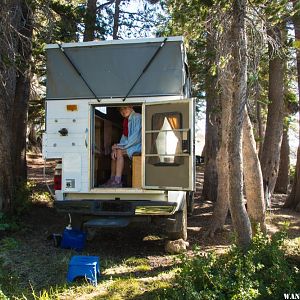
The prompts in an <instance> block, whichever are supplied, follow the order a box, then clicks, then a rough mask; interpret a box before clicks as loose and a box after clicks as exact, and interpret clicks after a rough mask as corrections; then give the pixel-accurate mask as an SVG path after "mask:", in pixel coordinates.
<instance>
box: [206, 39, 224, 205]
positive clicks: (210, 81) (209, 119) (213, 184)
mask: <svg viewBox="0 0 300 300" xmlns="http://www.w3.org/2000/svg"><path fill="white" fill-rule="evenodd" d="M213 39H214V38H213V36H212V35H210V34H208V37H207V46H206V47H207V56H208V66H207V71H206V77H205V81H206V84H205V86H206V127H205V150H204V151H205V152H204V157H205V170H204V183H203V189H202V198H203V199H206V200H209V201H212V202H216V201H217V188H218V173H217V165H216V157H217V152H218V149H219V135H218V134H219V131H220V130H221V129H220V128H219V127H220V114H221V113H220V96H219V94H218V92H217V78H216V76H213V75H212V74H211V73H210V71H209V69H210V68H211V66H212V65H213V63H214V61H215V52H214V41H213Z"/></svg>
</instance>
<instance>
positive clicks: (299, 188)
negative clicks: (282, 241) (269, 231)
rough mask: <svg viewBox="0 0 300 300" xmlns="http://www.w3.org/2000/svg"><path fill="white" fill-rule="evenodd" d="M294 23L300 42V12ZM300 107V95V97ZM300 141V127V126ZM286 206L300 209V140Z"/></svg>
mask: <svg viewBox="0 0 300 300" xmlns="http://www.w3.org/2000/svg"><path fill="white" fill-rule="evenodd" d="M292 2H293V5H294V7H295V6H296V4H297V2H298V1H297V0H294V1H292ZM293 23H294V28H295V37H296V42H298V43H299V42H300V13H299V12H298V13H297V14H295V15H294V17H293ZM296 53H297V54H296V55H297V56H296V57H297V74H298V92H299V96H300V51H299V49H297V52H296ZM299 107H300V97H299ZM299 141H300V127H299ZM284 206H285V207H288V208H293V209H296V210H297V211H300V142H299V145H298V151H297V163H296V172H295V178H294V182H293V187H292V191H291V193H290V195H289V196H288V198H287V200H286V202H285V204H284Z"/></svg>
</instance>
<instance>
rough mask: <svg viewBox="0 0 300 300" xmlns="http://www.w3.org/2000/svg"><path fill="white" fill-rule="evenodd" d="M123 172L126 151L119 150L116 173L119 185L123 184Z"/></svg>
mask: <svg viewBox="0 0 300 300" xmlns="http://www.w3.org/2000/svg"><path fill="white" fill-rule="evenodd" d="M123 170H124V150H122V149H117V159H116V173H115V181H116V182H117V183H120V182H121V179H122V174H123Z"/></svg>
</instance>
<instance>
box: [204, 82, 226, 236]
mask: <svg viewBox="0 0 300 300" xmlns="http://www.w3.org/2000/svg"><path fill="white" fill-rule="evenodd" d="M221 85H222V81H221ZM224 86H225V87H226V84H225V83H224ZM220 100H221V104H222V112H221V142H220V148H219V151H218V153H217V157H216V167H217V174H218V186H217V201H216V203H215V206H214V212H213V215H212V219H211V222H210V224H209V228H208V230H207V232H206V235H209V236H210V237H213V236H214V234H215V232H216V231H217V230H218V229H222V228H223V226H224V224H225V221H226V216H227V213H228V208H229V177H228V173H229V166H228V125H229V122H230V110H229V109H228V103H230V101H231V99H230V93H227V91H226V89H224V90H223V92H222V93H221V97H220Z"/></svg>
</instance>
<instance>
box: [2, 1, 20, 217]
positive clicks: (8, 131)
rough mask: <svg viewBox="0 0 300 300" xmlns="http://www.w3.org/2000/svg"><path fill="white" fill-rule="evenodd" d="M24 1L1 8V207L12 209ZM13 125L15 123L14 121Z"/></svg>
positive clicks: (7, 3)
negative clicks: (19, 51)
mask: <svg viewBox="0 0 300 300" xmlns="http://www.w3.org/2000/svg"><path fill="white" fill-rule="evenodd" d="M21 13H22V10H21V1H20V0H10V1H9V0H5V1H4V3H3V5H2V7H1V10H0V16H1V18H0V57H4V58H5V60H3V59H0V170H1V172H0V210H1V209H2V210H4V211H8V210H9V209H10V208H11V205H12V202H13V198H14V192H15V174H14V159H13V149H14V144H13V130H14V126H12V123H11V120H12V119H13V111H14V107H13V104H14V95H15V91H16V81H17V72H16V65H15V57H16V55H17V50H18V43H19V36H18V32H17V30H18V28H19V25H20V22H21V15H22V14H21ZM13 125H14V124H13Z"/></svg>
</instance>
